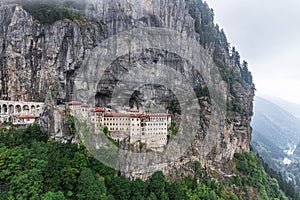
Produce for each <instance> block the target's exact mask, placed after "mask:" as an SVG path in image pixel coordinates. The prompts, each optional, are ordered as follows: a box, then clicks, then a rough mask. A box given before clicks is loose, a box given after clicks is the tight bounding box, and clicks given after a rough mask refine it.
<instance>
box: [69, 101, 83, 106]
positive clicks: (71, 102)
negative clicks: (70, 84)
mask: <svg viewBox="0 0 300 200" xmlns="http://www.w3.org/2000/svg"><path fill="white" fill-rule="evenodd" d="M68 104H69V105H81V102H79V101H70V102H69V103H68Z"/></svg>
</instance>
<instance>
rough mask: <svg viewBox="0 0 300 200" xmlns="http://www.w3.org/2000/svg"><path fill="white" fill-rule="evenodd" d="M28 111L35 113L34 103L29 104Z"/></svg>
mask: <svg viewBox="0 0 300 200" xmlns="http://www.w3.org/2000/svg"><path fill="white" fill-rule="evenodd" d="M30 111H31V113H35V112H36V110H35V105H31V107H30Z"/></svg>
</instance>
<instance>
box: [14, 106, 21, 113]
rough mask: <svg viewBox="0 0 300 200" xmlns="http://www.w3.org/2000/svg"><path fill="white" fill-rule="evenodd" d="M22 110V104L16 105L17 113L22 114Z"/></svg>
mask: <svg viewBox="0 0 300 200" xmlns="http://www.w3.org/2000/svg"><path fill="white" fill-rule="evenodd" d="M21 111H22V107H21V106H20V105H16V107H15V112H16V114H20V113H21Z"/></svg>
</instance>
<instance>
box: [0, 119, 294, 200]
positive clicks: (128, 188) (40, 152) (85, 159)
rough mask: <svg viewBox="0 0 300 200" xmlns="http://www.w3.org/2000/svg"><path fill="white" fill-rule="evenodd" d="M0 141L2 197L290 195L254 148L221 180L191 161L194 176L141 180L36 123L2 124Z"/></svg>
mask: <svg viewBox="0 0 300 200" xmlns="http://www.w3.org/2000/svg"><path fill="white" fill-rule="evenodd" d="M0 141H1V142H0V150H1V151H0V152H1V153H0V199H44V200H49V199H60V200H61V199H191V200H192V199H210V200H211V199H249V197H256V198H257V199H276V198H278V199H288V198H287V197H286V196H285V194H284V193H283V192H282V191H281V190H280V185H279V184H278V181H277V180H276V179H275V178H271V177H270V176H269V175H268V174H267V173H266V172H265V171H264V169H263V166H262V163H261V161H260V160H259V159H257V158H256V157H255V155H254V154H253V153H241V154H236V155H235V164H234V165H235V174H236V175H234V176H232V177H230V178H228V179H227V180H225V181H224V180H223V181H219V182H218V181H217V180H214V179H212V178H210V177H209V176H207V175H206V173H205V171H204V170H203V169H202V168H201V165H200V163H198V162H195V163H191V165H192V166H193V170H194V172H193V176H187V177H183V178H182V179H181V180H177V181H170V180H169V178H168V176H167V175H166V176H165V175H163V173H162V172H160V171H158V172H156V173H154V174H153V175H152V176H151V177H150V178H149V180H148V181H146V182H144V181H142V180H141V179H135V180H133V181H129V180H128V179H126V178H125V177H123V176H118V175H117V173H116V171H115V170H113V169H111V168H108V167H107V166H105V165H103V164H102V163H101V162H99V161H97V160H96V159H95V158H93V157H92V155H90V154H89V153H88V152H87V151H86V149H85V148H84V147H82V146H78V145H77V144H71V143H66V144H63V143H57V142H52V141H50V140H48V137H47V133H46V132H43V131H42V130H41V129H40V128H39V126H38V125H36V124H34V125H32V126H29V127H28V128H27V129H14V128H11V129H1V131H0ZM293 195H296V194H293ZM292 198H293V199H297V198H298V196H291V198H290V199H292Z"/></svg>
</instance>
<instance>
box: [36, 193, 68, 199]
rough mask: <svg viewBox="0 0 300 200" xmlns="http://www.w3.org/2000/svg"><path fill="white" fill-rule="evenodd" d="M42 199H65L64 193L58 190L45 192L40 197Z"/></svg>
mask: <svg viewBox="0 0 300 200" xmlns="http://www.w3.org/2000/svg"><path fill="white" fill-rule="evenodd" d="M41 199H42V200H66V198H65V196H64V193H62V192H61V191H58V192H47V193H46V194H44V195H43V196H42V198H41Z"/></svg>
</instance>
